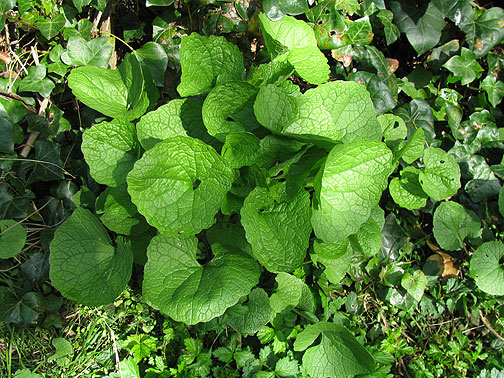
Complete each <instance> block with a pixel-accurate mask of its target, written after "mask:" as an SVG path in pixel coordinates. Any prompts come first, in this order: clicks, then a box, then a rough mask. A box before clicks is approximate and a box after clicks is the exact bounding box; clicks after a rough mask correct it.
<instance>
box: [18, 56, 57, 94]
mask: <svg viewBox="0 0 504 378" xmlns="http://www.w3.org/2000/svg"><path fill="white" fill-rule="evenodd" d="M46 74H47V67H46V65H45V64H39V65H38V66H31V67H29V68H28V76H26V77H25V78H24V79H23V80H21V83H19V87H18V92H38V93H40V94H41V95H42V97H49V95H50V94H51V92H52V90H53V89H54V83H53V82H52V80H51V79H49V78H47V77H46Z"/></svg>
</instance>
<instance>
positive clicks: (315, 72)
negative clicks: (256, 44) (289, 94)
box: [259, 13, 329, 85]
mask: <svg viewBox="0 0 504 378" xmlns="http://www.w3.org/2000/svg"><path fill="white" fill-rule="evenodd" d="M259 22H260V24H261V30H262V33H263V36H264V42H265V44H266V48H267V49H268V52H269V54H270V56H271V57H272V58H275V57H276V56H278V55H280V54H283V53H285V52H290V53H289V55H288V58H287V59H288V61H289V63H291V64H292V66H293V67H294V69H295V70H296V73H297V75H298V76H299V77H301V78H303V79H305V80H306V81H307V82H309V83H310V84H315V85H318V84H322V83H324V82H326V81H327V80H328V78H329V65H328V64H327V59H326V58H325V56H324V55H323V54H322V52H321V51H320V50H319V49H318V47H317V40H316V38H315V34H314V32H313V30H312V29H311V27H310V26H308V24H307V23H305V22H304V21H301V20H297V19H295V18H294V17H291V16H285V17H283V18H282V19H280V20H278V21H271V20H270V19H269V18H268V17H267V16H266V14H264V13H261V14H259ZM297 49H302V52H295V50H297ZM291 54H292V55H291ZM303 56H304V58H303ZM298 68H299V71H298Z"/></svg>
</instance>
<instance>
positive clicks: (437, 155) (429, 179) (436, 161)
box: [419, 147, 460, 201]
mask: <svg viewBox="0 0 504 378" xmlns="http://www.w3.org/2000/svg"><path fill="white" fill-rule="evenodd" d="M423 162H424V164H425V169H424V170H423V171H420V178H419V181H420V185H421V186H422V189H423V190H424V192H425V193H427V194H428V195H429V196H430V197H432V198H433V199H435V200H436V201H441V200H443V199H445V198H448V197H451V196H453V195H455V194H456V193H457V190H458V189H459V188H460V168H459V166H458V164H457V162H456V161H455V159H453V158H452V157H451V156H450V155H448V153H446V152H445V151H443V150H442V149H440V148H435V147H429V148H427V149H426V150H424V156H423Z"/></svg>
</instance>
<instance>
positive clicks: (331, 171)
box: [312, 141, 392, 243]
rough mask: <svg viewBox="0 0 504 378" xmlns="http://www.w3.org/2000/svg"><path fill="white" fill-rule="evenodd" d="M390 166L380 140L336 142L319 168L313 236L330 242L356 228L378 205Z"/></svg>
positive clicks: (390, 160)
mask: <svg viewBox="0 0 504 378" xmlns="http://www.w3.org/2000/svg"><path fill="white" fill-rule="evenodd" d="M391 167H392V152H391V151H390V150H389V149H388V148H387V146H386V145H385V144H384V143H382V142H377V141H359V142H353V143H348V144H344V145H336V146H335V147H334V148H333V149H332V150H331V152H330V153H329V156H328V157H327V161H326V164H325V167H324V168H323V173H322V179H321V187H320V189H319V191H320V194H319V198H320V199H319V203H318V208H314V210H313V215H312V224H313V228H314V230H315V234H316V235H317V237H318V238H320V239H322V240H323V241H325V242H327V243H333V242H337V241H339V240H341V239H343V238H345V237H347V236H349V235H351V234H355V233H356V232H358V231H359V229H360V227H361V226H362V225H363V224H364V223H365V222H366V221H367V220H368V219H369V216H370V215H371V211H372V209H373V208H375V207H376V206H377V205H378V202H379V200H380V197H381V195H382V192H383V190H385V188H386V187H387V178H388V176H389V174H390V173H391Z"/></svg>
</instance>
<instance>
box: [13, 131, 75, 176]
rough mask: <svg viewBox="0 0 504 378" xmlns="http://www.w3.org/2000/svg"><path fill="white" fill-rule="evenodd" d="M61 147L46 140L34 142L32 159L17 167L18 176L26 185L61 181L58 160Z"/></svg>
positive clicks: (61, 164) (59, 160)
mask: <svg viewBox="0 0 504 378" xmlns="http://www.w3.org/2000/svg"><path fill="white" fill-rule="evenodd" d="M60 154H61V146H60V145H59V144H57V143H53V142H49V141H48V140H37V141H36V142H35V156H34V157H33V159H30V160H26V161H22V162H21V164H20V165H19V176H20V177H23V178H24V179H25V180H26V182H27V183H28V184H31V183H33V182H36V181H51V180H58V179H63V178H64V177H65V176H64V175H63V168H62V166H63V163H62V161H61V158H60Z"/></svg>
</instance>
